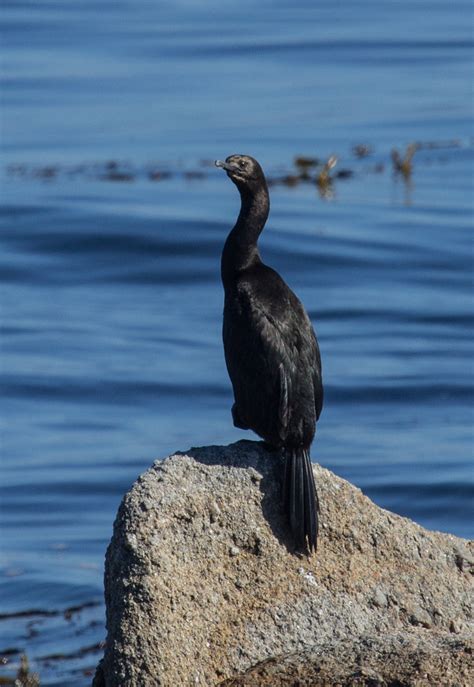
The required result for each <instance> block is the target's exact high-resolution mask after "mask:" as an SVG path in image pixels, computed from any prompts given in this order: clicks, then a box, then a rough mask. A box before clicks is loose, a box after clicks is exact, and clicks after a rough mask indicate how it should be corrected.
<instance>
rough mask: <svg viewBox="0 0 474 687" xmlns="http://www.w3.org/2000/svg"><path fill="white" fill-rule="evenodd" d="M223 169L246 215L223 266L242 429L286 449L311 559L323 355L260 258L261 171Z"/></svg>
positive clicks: (290, 495)
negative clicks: (315, 445) (312, 450)
mask: <svg viewBox="0 0 474 687" xmlns="http://www.w3.org/2000/svg"><path fill="white" fill-rule="evenodd" d="M216 165H217V166H219V167H222V168H223V169H225V170H226V172H227V175H228V176H229V178H230V179H231V180H232V181H233V182H234V183H235V185H236V186H237V188H238V189H239V192H240V196H241V209H240V214H239V217H238V219H237V222H236V224H235V226H234V228H233V229H232V230H231V232H230V234H229V236H228V237H227V240H226V242H225V246H224V250H223V252H222V262H221V275H222V282H223V285H224V291H225V304H224V323H223V339H224V351H225V359H226V363H227V369H228V371H229V376H230V379H231V382H232V386H233V389H234V397H235V403H234V405H233V407H232V415H233V419H234V424H235V425H236V426H237V427H240V428H242V429H252V430H253V431H254V432H256V433H257V434H258V435H259V436H261V437H262V438H263V439H264V440H265V441H266V442H268V443H269V444H270V445H272V446H274V447H275V448H280V449H282V451H283V454H284V456H285V469H284V476H283V497H284V503H285V508H286V510H287V514H288V518H289V523H290V527H291V530H292V532H293V536H294V540H295V545H296V548H297V549H298V550H308V549H309V550H310V551H311V550H313V549H315V548H316V542H317V533H318V500H317V494H316V489H315V484H314V477H313V471H312V467H311V461H310V457H309V448H310V445H311V442H312V441H313V438H314V433H315V429H316V421H317V420H318V418H319V415H320V413H321V409H322V405H323V386H322V377H321V357H320V353H319V347H318V343H317V340H316V336H315V333H314V330H313V327H312V325H311V322H310V320H309V317H308V315H307V314H306V311H305V309H304V307H303V305H302V304H301V302H300V301H299V299H298V298H297V297H296V296H295V294H294V293H293V291H292V290H291V289H290V288H289V287H288V286H287V284H286V283H285V282H284V281H283V279H282V278H281V277H280V275H279V274H278V273H277V272H275V270H273V269H272V268H271V267H268V266H267V265H265V264H264V263H263V262H262V260H261V258H260V255H259V252H258V248H257V241H258V237H259V235H260V233H261V232H262V230H263V227H264V225H265V222H266V220H267V218H268V213H269V209H270V201H269V195H268V188H267V184H266V181H265V176H264V174H263V171H262V169H261V167H260V165H259V164H258V162H257V161H256V160H254V159H253V158H252V157H249V156H246V155H231V156H230V157H228V158H227V159H226V161H225V162H221V161H217V162H216Z"/></svg>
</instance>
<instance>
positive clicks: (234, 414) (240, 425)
mask: <svg viewBox="0 0 474 687" xmlns="http://www.w3.org/2000/svg"><path fill="white" fill-rule="evenodd" d="M231 412H232V419H233V421H234V427H238V428H239V429H250V428H249V427H248V425H246V424H245V422H244V421H243V420H242V418H241V417H240V415H239V411H238V410H237V404H236V403H234V405H233V406H232V410H231Z"/></svg>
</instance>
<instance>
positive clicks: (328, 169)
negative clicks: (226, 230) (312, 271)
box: [5, 139, 474, 199]
mask: <svg viewBox="0 0 474 687" xmlns="http://www.w3.org/2000/svg"><path fill="white" fill-rule="evenodd" d="M462 147H474V140H471V141H465V142H463V141H461V140H459V139H448V140H443V141H415V142H412V143H410V144H409V145H408V146H407V147H406V148H405V150H404V151H403V150H402V151H400V150H399V149H398V148H395V147H394V148H393V149H392V150H391V153H390V157H388V156H387V159H386V160H382V159H380V157H381V156H378V157H379V159H378V160H376V161H374V162H373V163H372V164H371V165H370V166H367V165H364V163H363V161H364V160H366V159H367V158H369V157H371V156H373V155H374V148H373V147H372V146H370V145H369V144H367V143H359V144H356V145H353V146H352V147H351V149H350V155H351V156H352V164H351V165H347V166H346V167H342V168H341V169H338V170H337V171H334V167H335V165H336V162H337V160H338V159H339V156H335V155H332V156H331V157H329V158H328V159H326V160H325V159H324V158H321V157H320V156H318V155H314V154H306V155H303V154H299V155H296V156H295V157H294V158H293V162H292V165H290V166H289V167H287V168H286V169H285V167H283V168H282V169H281V170H280V171H279V173H275V172H273V173H272V170H271V169H269V170H267V182H268V185H269V186H277V185H280V186H285V187H287V188H295V187H296V186H299V185H300V184H307V185H316V186H317V188H318V189H319V192H320V195H321V197H323V198H325V199H328V198H331V197H333V192H332V190H331V189H332V187H333V185H334V182H335V181H338V180H348V179H351V178H352V177H354V176H356V175H357V174H360V173H362V174H363V175H364V177H367V175H370V174H383V173H384V172H385V170H386V166H387V162H388V160H391V167H392V170H393V172H394V175H395V176H396V177H397V176H401V177H402V178H403V179H405V181H407V180H409V179H410V178H411V175H412V173H413V158H414V155H415V153H416V152H417V151H421V150H424V151H429V150H448V149H457V148H462ZM354 158H355V160H354ZM343 159H345V160H346V163H347V161H348V157H347V156H346V157H345V158H343ZM444 162H445V159H444V158H443V159H442V158H440V157H438V158H434V157H431V158H429V159H428V157H427V156H426V155H425V157H424V164H443V163H444ZM5 171H6V174H7V175H8V176H9V177H12V178H16V179H38V180H41V181H45V182H48V183H53V182H54V181H58V180H59V179H61V178H64V177H67V178H70V179H77V178H80V177H82V178H85V179H87V180H89V181H94V180H100V181H103V182H110V183H127V182H128V183H131V182H134V181H137V182H138V181H142V182H153V183H155V182H161V181H165V180H167V179H170V178H173V179H184V180H186V181H196V182H197V181H203V180H205V179H207V178H208V177H209V176H211V175H213V174H214V162H213V161H212V160H209V159H201V160H199V161H198V162H197V163H196V166H195V167H194V168H190V169H184V170H183V164H182V162H178V161H176V163H173V162H165V161H153V162H148V163H145V164H143V165H135V164H132V163H131V162H126V161H119V160H118V159H111V160H107V161H106V162H90V163H87V162H83V163H80V164H77V163H76V164H72V165H64V164H62V165H61V164H47V165H28V164H26V163H13V164H10V165H8V166H7V167H6V168H5Z"/></svg>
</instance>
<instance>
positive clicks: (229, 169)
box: [214, 160, 238, 172]
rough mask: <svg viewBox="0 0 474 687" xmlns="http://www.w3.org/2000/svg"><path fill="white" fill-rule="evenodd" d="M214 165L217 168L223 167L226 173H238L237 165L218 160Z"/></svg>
mask: <svg viewBox="0 0 474 687" xmlns="http://www.w3.org/2000/svg"><path fill="white" fill-rule="evenodd" d="M214 164H215V165H216V167H222V169H225V170H226V172H236V171H237V170H238V167H237V165H231V164H230V163H229V162H224V161H223V160H216V161H215V163H214Z"/></svg>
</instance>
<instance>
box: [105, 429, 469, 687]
mask: <svg viewBox="0 0 474 687" xmlns="http://www.w3.org/2000/svg"><path fill="white" fill-rule="evenodd" d="M280 461H281V459H280V457H279V456H278V454H275V453H272V452H270V451H268V450H267V449H266V448H265V447H264V446H263V444H261V443H256V442H250V441H240V442H238V443H236V444H233V445H231V446H227V447H216V446H214V447H204V448H199V449H191V450H190V451H188V452H187V453H186V454H177V455H174V456H171V457H169V458H167V459H165V460H163V461H157V462H156V463H155V464H154V465H153V466H152V467H151V468H150V469H149V470H148V471H147V472H146V473H144V474H143V475H142V476H141V477H140V478H139V479H138V480H137V482H136V483H135V484H134V486H133V487H132V489H131V490H130V492H129V493H128V494H127V495H126V496H125V498H124V500H123V502H122V504H121V506H120V509H119V512H118V515H117V519H116V522H115V526H114V534H113V538H112V541H111V544H110V546H109V549H108V552H107V557H106V570H105V597H106V605H107V628H108V637H107V643H106V648H105V654H104V658H103V660H102V662H101V663H100V664H99V667H98V669H97V673H96V677H95V680H94V685H95V686H96V687H99V686H103V685H105V686H106V687H135V686H136V687H148V686H150V687H152V686H154V685H162V686H164V687H175V686H176V687H181V686H182V687H186V686H187V685H206V686H211V685H218V684H222V685H227V686H228V687H230V686H231V685H233V686H237V685H239V686H240V685H248V686H254V685H255V686H257V685H271V686H272V687H273V686H276V687H277V686H278V685H295V684H297V685H299V686H303V685H381V686H382V685H387V686H388V685H390V686H394V685H413V686H421V685H426V686H428V685H430V686H431V685H453V686H454V685H458V686H464V685H466V686H467V685H472V684H474V673H473V672H472V643H471V640H470V637H471V635H470V629H469V628H470V625H469V623H470V621H471V617H472V616H471V614H470V606H469V601H470V591H471V580H472V572H473V560H472V549H470V548H469V543H468V542H466V541H465V540H462V539H459V538H457V537H454V536H451V535H448V534H441V533H438V532H429V531H427V530H424V529H423V528H421V527H419V526H418V525H416V524H415V523H413V522H411V521H410V520H407V519H406V518H402V517H399V516H396V515H394V514H392V513H390V512H388V511H385V510H383V509H381V508H379V507H378V506H376V505H375V504H374V503H372V502H371V501H370V500H369V499H368V498H367V497H366V496H364V495H363V494H362V493H361V491H360V490H359V489H357V488H355V487H354V486H352V485H351V484H349V483H348V482H346V481H344V480H342V479H340V478H339V477H337V476H336V475H334V474H333V473H331V472H329V471H328V470H325V469H323V468H321V467H319V466H314V471H315V477H316V482H317V485H318V492H319V496H320V501H321V524H322V526H321V534H320V541H319V548H318V551H317V553H316V554H314V555H312V556H311V557H299V556H296V555H295V554H294V553H292V550H291V540H290V537H289V532H288V529H287V526H286V522H285V518H284V516H283V514H282V511H281V507H280V495H279V489H280V481H279V480H280V477H281V465H280Z"/></svg>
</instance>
